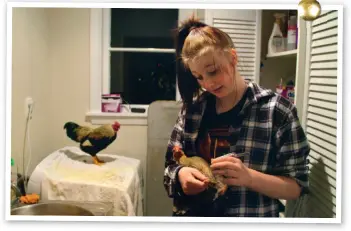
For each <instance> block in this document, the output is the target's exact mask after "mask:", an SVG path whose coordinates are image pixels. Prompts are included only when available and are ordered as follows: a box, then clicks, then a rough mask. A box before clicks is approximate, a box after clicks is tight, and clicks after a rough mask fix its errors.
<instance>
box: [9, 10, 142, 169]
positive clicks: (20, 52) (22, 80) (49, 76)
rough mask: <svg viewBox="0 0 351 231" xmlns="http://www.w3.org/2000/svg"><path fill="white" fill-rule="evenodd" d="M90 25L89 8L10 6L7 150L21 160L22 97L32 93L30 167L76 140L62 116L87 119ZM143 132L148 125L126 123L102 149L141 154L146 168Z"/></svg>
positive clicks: (119, 152)
mask: <svg viewBox="0 0 351 231" xmlns="http://www.w3.org/2000/svg"><path fill="white" fill-rule="evenodd" d="M89 27H90V9H67V8H66V9H65V8H63V9H60V8H55V9H33V8H27V9H26V8H21V9H14V12H13V60H12V62H13V76H12V107H13V111H12V137H11V138H12V143H11V149H12V152H11V154H12V157H13V158H15V162H16V164H19V165H20V166H21V156H22V148H23V135H24V124H25V123H24V120H25V116H24V99H25V97H26V96H32V97H33V99H34V101H35V102H36V104H35V108H34V116H33V120H32V124H31V134H30V137H31V146H32V153H33V161H32V165H31V168H30V172H31V171H32V170H33V169H34V167H35V166H36V165H37V164H38V163H39V162H40V161H41V160H42V159H43V158H45V156H47V155H48V154H49V153H51V152H54V151H55V150H57V149H59V148H62V147H64V146H67V145H77V144H76V143H74V142H73V141H71V140H70V139H68V138H67V137H66V135H65V131H64V130H63V125H64V123H65V122H66V121H69V120H73V121H76V122H78V123H81V124H84V125H89V123H87V122H86V117H85V114H86V113H87V112H88V110H89V94H90V86H89V78H90V73H89V70H90V57H89V52H90V50H89V49H90V38H89V33H90V31H89ZM146 135H147V126H133V125H131V126H128V125H124V126H122V127H121V130H120V133H119V136H118V138H117V140H116V141H115V142H114V143H113V144H112V145H111V146H110V147H108V148H107V149H106V150H105V151H104V153H112V154H118V155H125V156H128V157H133V158H137V159H140V160H142V165H143V168H144V173H145V159H146V150H147V141H146ZM20 169H21V168H20Z"/></svg>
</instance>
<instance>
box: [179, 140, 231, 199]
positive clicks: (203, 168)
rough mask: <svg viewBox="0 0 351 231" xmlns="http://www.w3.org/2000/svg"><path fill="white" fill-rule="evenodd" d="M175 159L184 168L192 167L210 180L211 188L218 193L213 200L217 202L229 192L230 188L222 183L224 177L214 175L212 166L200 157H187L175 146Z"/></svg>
mask: <svg viewBox="0 0 351 231" xmlns="http://www.w3.org/2000/svg"><path fill="white" fill-rule="evenodd" d="M173 158H174V160H175V161H176V162H177V163H178V164H180V165H182V166H185V167H192V168H195V169H197V170H199V171H200V172H201V173H202V174H204V175H205V176H206V177H207V178H208V179H209V186H210V187H213V188H215V189H216V191H217V192H216V194H215V196H214V198H213V200H216V199H217V198H218V197H219V196H221V195H224V193H225V192H226V191H227V189H228V186H227V185H226V184H224V183H223V182H222V176H215V175H213V173H212V171H211V168H210V165H209V164H208V163H207V161H206V160H204V159H203V158H201V157H199V156H192V157H187V156H186V155H185V153H184V151H183V150H182V149H181V148H180V147H179V146H175V147H174V148H173Z"/></svg>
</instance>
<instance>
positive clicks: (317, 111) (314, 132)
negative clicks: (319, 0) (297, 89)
mask: <svg viewBox="0 0 351 231" xmlns="http://www.w3.org/2000/svg"><path fill="white" fill-rule="evenodd" d="M308 44H310V45H309V46H307V47H309V49H310V52H307V53H310V56H309V57H308V62H307V63H308V65H306V66H307V76H306V77H307V84H306V87H307V94H306V99H307V100H306V102H304V103H305V107H304V108H305V110H304V113H303V115H304V118H303V124H304V126H305V131H306V134H307V138H308V140H309V143H310V146H311V152H310V157H309V160H310V166H309V167H310V189H311V190H310V195H309V197H308V203H307V204H306V207H305V208H304V209H305V210H306V211H305V213H306V216H308V217H335V216H336V180H337V179H336V157H337V114H338V111H337V94H338V92H337V78H341V77H342V76H337V70H338V49H337V48H338V12H337V11H328V12H323V13H322V15H321V16H320V17H319V18H318V19H316V20H314V21H313V22H312V24H311V27H310V36H309V38H308V42H307V45H308Z"/></svg>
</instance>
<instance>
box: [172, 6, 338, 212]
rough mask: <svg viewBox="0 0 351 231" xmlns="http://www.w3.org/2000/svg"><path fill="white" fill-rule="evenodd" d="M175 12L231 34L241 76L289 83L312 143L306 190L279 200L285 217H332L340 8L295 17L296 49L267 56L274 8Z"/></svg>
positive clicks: (264, 82)
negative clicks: (304, 193) (296, 198)
mask: <svg viewBox="0 0 351 231" xmlns="http://www.w3.org/2000/svg"><path fill="white" fill-rule="evenodd" d="M180 12H182V13H181V14H180V18H179V20H180V21H182V20H183V19H185V18H186V17H187V16H190V15H191V14H195V15H196V16H197V17H198V18H199V19H200V20H202V21H203V22H205V23H207V24H209V25H212V26H216V27H218V28H220V29H222V30H223V31H225V32H227V33H228V34H229V35H230V36H231V38H232V39H233V41H234V44H235V46H236V49H237V52H238V56H239V65H238V68H239V70H240V73H241V74H242V76H243V77H245V78H249V79H253V80H255V81H256V82H257V83H259V84H260V85H261V86H263V87H266V88H270V89H272V90H273V91H275V88H276V86H277V85H278V84H279V83H280V79H283V81H284V82H286V81H287V80H293V81H294V83H295V102H294V103H295V105H296V107H297V110H298V116H299V118H300V122H301V124H302V126H303V128H304V129H305V132H306V134H307V138H308V140H309V143H310V146H311V153H310V157H309V160H310V164H309V167H310V175H309V179H310V186H311V187H310V188H311V191H310V193H309V194H308V196H307V197H304V198H303V202H301V201H300V202H299V201H297V202H296V201H288V202H286V201H281V202H282V205H283V206H285V205H286V210H285V211H287V214H286V215H289V216H302V217H336V204H337V203H336V201H337V198H336V195H337V194H336V182H337V181H336V180H337V179H336V178H337V171H336V170H337V168H336V166H337V165H336V162H337V160H338V155H337V152H338V151H341V149H340V148H339V149H338V150H337V147H338V145H339V147H340V143H338V142H337V136H338V134H341V133H340V131H339V130H338V129H337V118H338V113H340V105H337V99H338V97H341V96H339V95H338V91H337V89H338V78H341V72H340V70H339V69H340V68H341V66H339V64H338V59H340V58H341V57H342V56H341V54H340V51H341V50H342V49H341V45H342V44H341V43H340V39H341V38H340V37H338V35H340V36H342V31H341V30H342V29H341V28H340V27H338V24H339V23H342V21H341V19H340V18H339V17H338V15H339V14H340V13H342V8H337V10H334V11H323V12H322V14H321V16H320V17H319V18H318V19H316V20H315V21H313V22H306V21H304V20H302V19H298V46H297V49H296V50H290V51H284V52H281V53H277V54H274V55H268V56H267V50H268V40H269V37H270V35H271V33H272V29H273V23H274V20H275V18H274V16H273V15H274V13H276V12H279V11H278V10H237V9H231V10H227V9H226V10H219V9H208V10H207V9H206V10H203V9H200V10H198V9H197V10H189V9H188V10H186V12H185V11H182V10H180ZM338 50H339V52H338ZM261 64H263V66H262V68H261ZM340 65H341V64H340ZM338 75H339V76H338ZM339 87H341V86H339ZM339 129H341V128H339ZM337 144H338V145H337ZM340 154H341V153H340ZM339 160H340V159H339ZM338 190H339V189H338ZM339 195H340V194H339ZM339 199H341V198H339ZM289 206H290V207H289ZM298 206H299V208H298ZM296 208H298V209H296ZM282 215H283V214H282Z"/></svg>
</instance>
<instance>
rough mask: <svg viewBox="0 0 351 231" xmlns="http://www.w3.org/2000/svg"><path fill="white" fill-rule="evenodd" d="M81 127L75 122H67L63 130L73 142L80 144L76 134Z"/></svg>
mask: <svg viewBox="0 0 351 231" xmlns="http://www.w3.org/2000/svg"><path fill="white" fill-rule="evenodd" d="M78 127H79V125H78V124H76V123H74V122H67V123H65V125H64V126H63V129H66V135H67V136H68V137H69V138H71V140H73V141H76V142H79V140H78V136H77V133H76V129H77V128H78Z"/></svg>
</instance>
